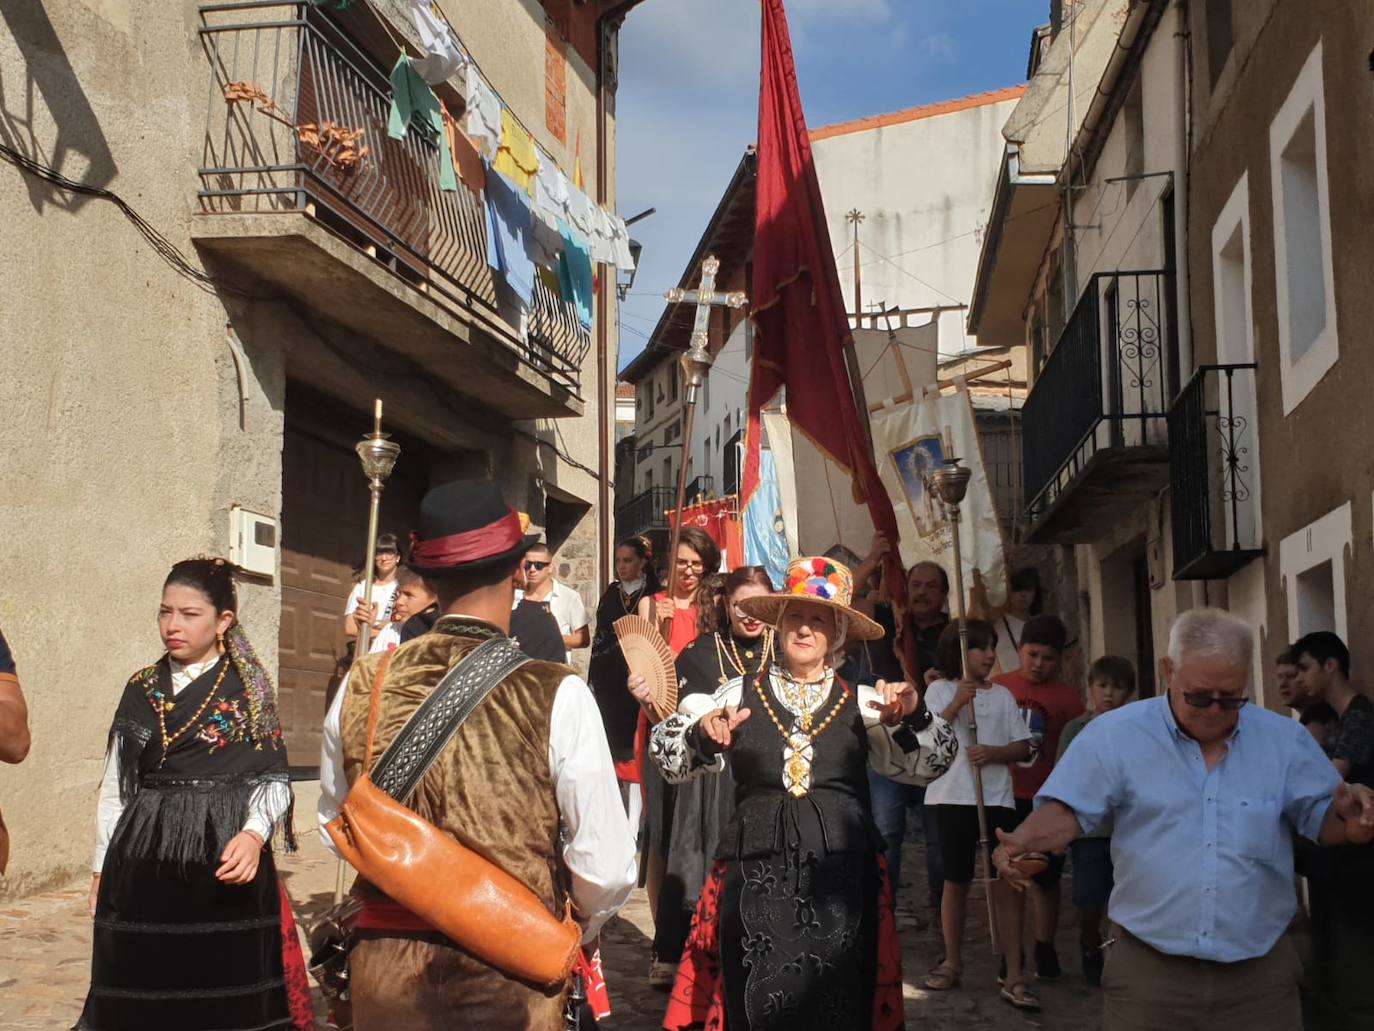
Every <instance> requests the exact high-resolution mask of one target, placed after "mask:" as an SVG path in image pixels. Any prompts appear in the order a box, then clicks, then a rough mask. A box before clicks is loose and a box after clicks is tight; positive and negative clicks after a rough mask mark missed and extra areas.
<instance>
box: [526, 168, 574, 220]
mask: <svg viewBox="0 0 1374 1031" xmlns="http://www.w3.org/2000/svg"><path fill="white" fill-rule="evenodd" d="M534 217H535V218H537V219H539V220H540V221H541V222H543V223H544V225H546V226H548V227H549V228H550V229H552V230H553V231H554V232H557V231H558V223H559V222H562V221H564V220H566V219H567V217H568V177H567V176H566V175H564V174H563V170H562V169H560V168H559V167H558V166H557V165H555V164H554V163H553V162H552V161H545V160H543V159H541V160H540V162H539V171H538V172H536V173H535V176H534Z"/></svg>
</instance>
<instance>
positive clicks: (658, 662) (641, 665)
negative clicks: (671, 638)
mask: <svg viewBox="0 0 1374 1031" xmlns="http://www.w3.org/2000/svg"><path fill="white" fill-rule="evenodd" d="M612 625H613V626H614V627H615V636H616V637H617V638H618V639H619V641H620V650H621V652H622V653H623V654H624V655H625V665H627V666H629V667H630V672H631V673H637V674H638V675H639V676H641V677H643V678H644V680H645V682H646V683H647V684H648V685H649V688H650V690H651V691H652V692H653V695H652V701H651V702H650V708H651V709H652V710H653V712H652V715H653V718H654V722H655V723H657V722H658V721H659V720H663V719H667V718H668V717H669V716H671V715H672V714H673V713H675V712H677V665H676V663H675V661H674V659H675V656H674V655H673V649H671V648H669V647H668V642H667V641H665V640H664V639H663V635H662V634H660V633H659V632H658V628H657V627H655V626H654V625H653V623H651V622H649V620H647V619H645V618H643V617H642V616H622V617H621V618H620V619H617V620H616V621H615V623H614V624H612Z"/></svg>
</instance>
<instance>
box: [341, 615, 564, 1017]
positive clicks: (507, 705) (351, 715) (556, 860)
mask: <svg viewBox="0 0 1374 1031" xmlns="http://www.w3.org/2000/svg"><path fill="white" fill-rule="evenodd" d="M443 627H444V624H442V623H441V624H440V625H439V629H436V630H434V631H431V632H430V633H427V634H425V635H423V636H421V637H418V638H416V639H415V640H413V641H410V642H408V643H407V644H405V645H403V646H402V647H400V648H398V649H397V650H396V651H395V652H394V653H393V655H392V658H391V664H390V666H389V667H388V669H387V672H386V677H385V680H384V682H383V685H382V697H381V704H380V707H379V712H378V717H377V737H376V743H375V746H374V756H373V760H374V762H375V761H376V759H377V758H380V757H381V754H382V752H383V751H384V750H385V749H386V747H387V745H389V744H390V743H391V741H392V740H393V739H394V738H395V737H396V735H397V733H399V731H400V729H401V727H402V726H404V725H405V722H406V720H408V719H409V718H410V717H411V715H412V714H413V713H414V712H415V710H416V709H417V708H419V706H420V703H421V702H423V701H424V700H425V698H427V697H428V696H429V694H430V692H431V691H432V690H433V689H434V686H435V685H436V684H437V683H438V682H439V680H440V679H441V678H442V677H443V675H444V674H445V673H446V672H448V670H449V669H451V668H452V667H453V666H455V665H456V664H457V663H458V661H459V660H460V659H461V658H462V657H463V656H464V655H466V654H467V653H468V652H469V651H471V650H472V649H473V648H475V647H476V646H477V645H478V644H479V643H480V639H479V638H476V637H468V636H462V635H459V634H455V633H451V632H446V631H445V630H444V629H443ZM379 661H380V656H379V655H375V654H374V655H369V656H368V657H367V658H365V659H364V660H363V661H361V662H359V663H358V664H357V665H356V666H355V667H354V669H353V672H352V674H351V675H350V677H349V680H348V683H347V686H346V688H345V690H346V691H347V692H348V693H347V695H346V696H345V698H344V703H343V713H342V732H343V733H342V740H343V755H344V769H345V771H346V773H347V775H348V782H349V783H350V784H352V783H353V782H354V781H355V780H357V779H358V777H359V776H361V775H362V765H363V756H364V752H365V748H366V743H367V714H368V704H369V699H370V696H371V691H372V680H373V676H374V675H375V673H376V670H377V663H378V662H379ZM568 672H569V671H568V669H567V667H566V666H562V665H559V664H557V663H552V662H537V661H535V662H529V663H526V664H525V665H524V666H522V667H520V668H519V669H518V670H516V671H515V672H514V673H512V674H511V675H510V676H508V677H506V678H505V680H503V681H502V682H501V683H500V684H499V685H497V686H496V688H494V689H493V690H492V692H491V693H490V694H489V695H487V697H486V698H485V699H484V700H483V701H482V703H481V704H480V705H478V706H477V708H476V709H475V710H474V711H473V713H472V714H471V715H470V716H469V717H468V718H467V720H465V721H464V723H463V725H462V727H460V728H459V730H458V733H457V734H456V735H455V736H454V738H453V740H452V741H451V742H450V743H449V745H448V748H447V749H446V750H445V751H444V753H443V754H442V755H441V756H440V757H439V759H438V760H437V761H436V762H435V764H434V765H433V767H431V768H430V770H429V772H428V773H426V774H425V776H424V779H423V780H421V781H420V786H419V787H418V788H417V789H416V791H415V794H414V795H413V797H412V798H411V799H409V800H408V802H407V804H408V805H409V806H410V807H411V808H413V809H414V810H415V811H416V812H417V813H419V814H420V815H421V816H422V817H424V818H425V819H426V820H428V821H429V822H430V823H432V824H434V825H435V826H436V827H439V828H441V829H443V830H446V831H448V832H449V833H450V834H452V835H453V836H454V837H455V838H457V839H458V840H459V841H460V842H462V843H463V844H464V845H466V846H467V847H468V848H471V849H472V850H473V851H475V852H478V853H479V854H481V855H482V856H485V857H486V858H487V859H490V860H491V861H492V862H493V863H495V864H496V865H497V866H499V867H501V868H502V869H503V870H505V871H506V872H508V873H510V874H512V875H513V876H515V877H516V878H517V879H519V880H520V881H522V882H523V883H524V884H526V885H527V886H528V887H529V888H530V890H532V891H533V892H534V893H535V895H537V896H538V897H539V898H540V899H541V900H542V901H543V902H544V904H545V905H546V906H548V908H549V912H550V913H552V914H554V915H556V916H559V917H560V918H561V917H562V915H563V909H564V900H565V899H566V898H567V891H566V885H567V881H568V878H567V873H566V870H565V869H564V866H563V862H562V857H561V852H560V850H559V847H558V832H559V816H558V804H557V800H556V797H555V795H554V784H553V776H552V774H551V772H550V770H549V725H550V721H551V717H552V713H553V700H554V695H555V694H556V692H557V690H558V686H559V684H560V683H562V681H563V678H564V677H566V676H567V675H568ZM354 890H355V892H356V893H357V894H360V895H364V896H366V895H368V894H374V895H375V894H376V893H377V892H376V889H375V888H373V887H372V886H371V885H369V884H366V883H365V882H364V881H363V880H362V879H361V878H359V880H358V883H357V885H355V889H354ZM461 957H462V959H463V960H464V961H465V962H464V963H463V964H462V973H461V975H460V976H459V977H457V978H455V979H454V980H453V981H452V988H453V993H454V996H455V998H459V997H466V998H468V999H471V1000H472V1012H471V1020H470V1022H466V1021H465V1026H468V1027H473V1028H479V1027H480V1028H507V1027H509V1028H535V1029H544V1028H548V1029H550V1031H554V1029H561V1028H562V1027H563V990H561V989H553V990H547V989H541V988H537V987H532V986H530V985H528V984H526V983H525V982H523V981H517V980H515V979H513V978H510V977H508V976H506V975H505V974H503V973H501V972H500V971H498V970H495V969H494V968H492V967H490V966H488V965H486V964H485V963H483V962H481V961H480V960H478V959H476V958H475V957H472V956H470V955H468V954H467V953H461ZM446 966H447V964H446Z"/></svg>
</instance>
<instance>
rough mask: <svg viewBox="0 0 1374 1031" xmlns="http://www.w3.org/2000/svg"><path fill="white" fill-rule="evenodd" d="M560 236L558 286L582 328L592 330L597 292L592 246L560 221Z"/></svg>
mask: <svg viewBox="0 0 1374 1031" xmlns="http://www.w3.org/2000/svg"><path fill="white" fill-rule="evenodd" d="M558 235H559V236H561V237H562V238H563V252H562V253H561V254H560V255H559V256H558V284H559V286H560V287H561V289H562V292H563V299H564V300H565V301H571V302H572V303H573V305H574V306H575V307H576V308H577V317H578V319H579V320H580V321H581V323H582V325H584V326H587V327H590V326H591V324H592V294H593V293H594V291H595V282H594V279H593V276H592V248H591V244H589V243H588V242H587V241H586V240H584V239H583V238H582V237H581V236H579V235H578V234H577V233H576V232H575V231H574V230H573V229H572V227H571V226H569V225H568V223H566V222H564V221H563V220H562V219H561V218H560V219H559V220H558Z"/></svg>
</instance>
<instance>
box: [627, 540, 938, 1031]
mask: <svg viewBox="0 0 1374 1031" xmlns="http://www.w3.org/2000/svg"><path fill="white" fill-rule="evenodd" d="M852 596H853V577H852V576H851V574H850V572H849V570H848V569H846V568H845V567H844V566H842V565H840V564H839V563H836V562H832V561H830V560H829V559H825V558H805V559H799V560H797V561H795V562H793V563H792V564H791V566H789V567H788V570H787V576H786V580H785V584H784V587H783V590H782V591H780V592H778V593H776V594H770V595H766V596H763V597H753V598H746V599H743V600H742V601H741V602H740V608H741V610H742V611H744V612H745V613H747V614H748V615H750V616H753V617H754V618H755V619H758V620H760V621H762V622H764V623H767V624H769V625H771V626H773V627H775V628H776V638H775V640H776V644H775V649H776V652H777V658H776V659H775V661H774V662H773V664H772V665H771V667H770V668H769V669H767V670H765V671H763V672H762V673H759V674H752V675H747V676H743V677H739V678H736V679H734V680H732V681H730V682H729V683H727V684H725V685H723V686H722V687H721V688H720V689H719V690H717V691H716V692H715V693H714V694H711V695H688V696H687V697H685V698H684V699H683V700H682V702H681V703H680V705H679V708H678V712H677V713H676V714H674V715H673V716H670V717H669V718H668V719H666V720H664V721H663V722H662V723H660V724H659V725H658V726H657V727H655V728H654V732H653V738H652V740H651V742H650V754H651V755H652V756H653V757H654V760H655V761H656V762H657V763H658V765H659V768H660V769H661V770H662V771H663V774H664V777H665V778H666V779H668V780H669V781H672V782H682V781H685V780H688V779H690V778H692V777H694V776H697V775H699V774H702V773H706V772H719V771H721V770H723V769H725V765H726V762H727V758H728V762H729V766H730V770H731V773H732V774H733V776H734V781H735V814H734V816H733V818H732V819H731V821H730V823H729V825H728V827H727V828H726V830H725V832H724V833H723V834H722V836H721V842H720V846H719V848H718V850H717V852H716V862H715V865H714V867H713V868H712V871H711V876H710V878H709V880H708V882H707V885H706V887H705V889H704V890H703V891H702V896H701V901H700V903H699V904H698V907H697V915H696V920H695V923H694V925H693V928H692V933H691V936H690V938H689V939H688V943H687V950H686V953H685V954H684V956H683V959H682V965H681V966H680V968H679V970H678V976H677V982H676V984H675V986H674V988H673V994H672V999H671V1001H670V1003H669V1006H668V1012H667V1015H666V1017H665V1019H664V1026H665V1027H666V1028H670V1029H671V1028H685V1027H689V1026H691V1025H694V1024H697V1025H700V1024H705V1026H707V1027H712V1028H725V1029H728V1031H765V1029H775V1028H779V1029H780V1028H784V1027H785V1028H788V1029H801V1028H810V1027H815V1028H835V1027H849V1028H859V1027H871V1028H879V1029H890V1028H899V1027H901V1026H902V993H901V967H900V954H899V951H898V948H897V942H896V932H895V928H894V926H893V924H892V918H891V905H890V903H888V904H884V902H883V899H884V898H885V897H888V893H890V891H891V886H890V885H889V884H888V883H887V879H886V874H885V871H884V869H883V864H882V850H883V839H882V835H881V834H879V833H878V830H877V828H876V827H875V826H874V823H873V817H872V813H871V810H870V805H869V796H868V777H867V767H868V766H870V765H871V766H872V767H873V768H874V769H876V770H877V771H878V772H880V773H882V774H883V775H885V776H889V777H894V778H896V779H901V780H905V781H907V782H909V783H918V784H920V783H926V782H929V781H930V780H933V779H934V778H935V777H938V776H939V775H940V774H941V773H943V772H944V771H945V770H946V769H947V768H948V767H949V764H950V762H951V761H952V760H953V757H954V752H955V750H956V749H957V743H956V742H955V739H954V735H953V733H952V732H951V730H950V727H949V725H948V724H947V723H946V722H944V721H943V720H941V719H939V718H938V717H932V716H931V715H930V714H928V713H926V712H925V711H924V710H923V708H922V707H921V706H920V699H919V697H918V695H917V693H916V691H915V689H914V688H912V687H911V685H909V684H904V683H902V684H887V683H883V682H882V681H879V682H878V683H877V684H876V685H871V686H870V685H849V684H846V683H844V682H843V681H842V680H840V679H839V678H838V677H836V676H835V669H834V659H835V656H836V655H837V654H838V653H839V651H840V649H841V648H842V647H843V646H844V643H845V642H846V641H848V640H873V639H876V638H878V637H881V636H882V633H883V631H882V628H881V627H880V626H878V624H876V623H874V622H873V621H872V620H870V619H869V618H867V617H866V616H864V615H863V614H861V613H859V612H857V611H855V610H854V609H853V608H852V607H851V606H850V600H851V598H852Z"/></svg>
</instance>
